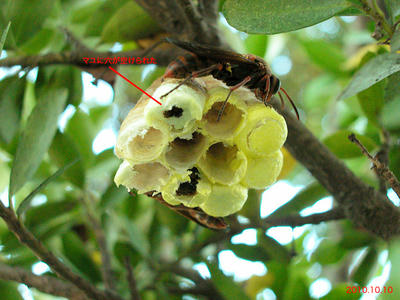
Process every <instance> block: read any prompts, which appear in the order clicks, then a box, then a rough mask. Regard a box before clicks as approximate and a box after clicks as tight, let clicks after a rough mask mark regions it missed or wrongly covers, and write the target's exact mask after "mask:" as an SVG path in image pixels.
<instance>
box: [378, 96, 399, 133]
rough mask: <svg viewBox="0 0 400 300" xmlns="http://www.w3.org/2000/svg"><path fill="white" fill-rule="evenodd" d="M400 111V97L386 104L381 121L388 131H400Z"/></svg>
mask: <svg viewBox="0 0 400 300" xmlns="http://www.w3.org/2000/svg"><path fill="white" fill-rule="evenodd" d="M399 111H400V97H397V98H396V99H395V100H393V101H390V102H389V103H386V104H385V106H384V107H383V109H382V113H381V121H382V125H383V127H384V128H386V129H387V130H398V129H399V128H400V118H399V116H398V114H396V112H399Z"/></svg>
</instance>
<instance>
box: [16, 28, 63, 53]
mask: <svg viewBox="0 0 400 300" xmlns="http://www.w3.org/2000/svg"><path fill="white" fill-rule="evenodd" d="M54 35H55V31H54V30H52V29H49V28H43V29H42V30H40V31H39V32H38V33H37V34H35V35H34V36H33V37H32V38H31V39H30V40H28V41H27V42H26V43H24V44H23V45H22V47H21V50H22V51H24V52H25V53H26V54H32V55H33V54H37V53H38V52H40V51H41V50H42V49H44V48H45V47H46V46H47V45H48V44H49V43H50V42H51V41H52V39H53V37H54Z"/></svg>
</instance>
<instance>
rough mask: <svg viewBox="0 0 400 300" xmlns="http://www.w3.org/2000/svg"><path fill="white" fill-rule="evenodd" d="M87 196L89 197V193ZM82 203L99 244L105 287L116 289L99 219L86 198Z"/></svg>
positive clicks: (109, 256)
mask: <svg viewBox="0 0 400 300" xmlns="http://www.w3.org/2000/svg"><path fill="white" fill-rule="evenodd" d="M88 197H90V195H89V196H88ZM82 203H83V206H84V207H85V210H86V215H87V217H88V220H89V222H90V225H91V228H92V229H93V233H94V236H95V238H96V241H97V245H98V246H99V250H100V254H101V262H102V264H101V273H102V277H103V280H104V285H105V287H106V288H107V289H110V290H113V291H116V288H115V284H114V272H113V270H112V267H111V255H110V252H109V251H108V248H107V241H106V237H105V235H104V231H103V228H102V227H101V224H100V222H99V220H98V219H97V218H96V216H95V215H94V213H93V212H92V207H91V205H90V203H87V201H86V199H82Z"/></svg>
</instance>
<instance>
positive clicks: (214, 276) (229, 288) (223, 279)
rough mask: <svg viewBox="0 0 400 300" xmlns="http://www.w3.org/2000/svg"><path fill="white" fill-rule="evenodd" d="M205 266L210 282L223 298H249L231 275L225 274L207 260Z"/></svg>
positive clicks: (243, 299)
mask: <svg viewBox="0 0 400 300" xmlns="http://www.w3.org/2000/svg"><path fill="white" fill-rule="evenodd" d="M207 267H208V269H209V270H210V273H211V280H212V282H213V283H214V285H215V287H216V288H217V290H218V292H220V293H221V295H222V297H223V298H224V299H226V300H231V299H240V300H250V299H249V297H248V296H247V295H246V294H245V293H244V291H243V289H242V288H240V287H239V286H238V285H237V284H236V283H235V282H234V281H233V279H232V278H231V277H228V276H225V275H224V274H223V273H222V271H221V270H220V269H219V268H218V266H217V265H216V264H214V263H210V262H208V263H207Z"/></svg>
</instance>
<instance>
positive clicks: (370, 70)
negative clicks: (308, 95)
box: [339, 53, 400, 99]
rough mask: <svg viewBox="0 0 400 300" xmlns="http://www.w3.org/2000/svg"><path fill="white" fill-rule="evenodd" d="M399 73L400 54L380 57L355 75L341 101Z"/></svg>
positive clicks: (387, 54) (386, 54)
mask: <svg viewBox="0 0 400 300" xmlns="http://www.w3.org/2000/svg"><path fill="white" fill-rule="evenodd" d="M398 71H400V54H397V53H385V54H381V55H378V56H376V57H374V58H373V59H371V60H370V61H368V62H367V63H366V64H365V65H363V66H362V67H361V69H360V70H358V71H357V72H356V74H354V76H353V79H352V80H351V82H350V83H349V85H348V86H347V87H346V88H345V89H344V91H343V92H342V93H341V94H340V96H339V99H346V98H348V97H351V96H353V95H356V94H357V93H359V92H361V91H363V90H365V89H367V88H369V87H370V86H372V85H374V84H375V83H377V82H379V81H381V80H382V79H384V78H386V77H388V76H389V75H391V74H393V73H396V72H398Z"/></svg>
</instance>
